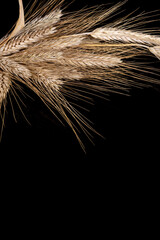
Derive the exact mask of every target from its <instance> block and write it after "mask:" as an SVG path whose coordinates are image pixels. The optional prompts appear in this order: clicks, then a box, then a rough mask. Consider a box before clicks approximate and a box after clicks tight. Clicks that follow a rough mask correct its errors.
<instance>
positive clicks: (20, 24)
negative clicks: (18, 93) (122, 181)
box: [0, 0, 160, 149]
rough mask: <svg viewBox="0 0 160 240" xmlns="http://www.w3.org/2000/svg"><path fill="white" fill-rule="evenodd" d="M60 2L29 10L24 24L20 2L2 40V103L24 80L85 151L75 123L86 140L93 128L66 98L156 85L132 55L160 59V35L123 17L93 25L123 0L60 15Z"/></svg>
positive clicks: (146, 70) (113, 10) (0, 94)
mask: <svg viewBox="0 0 160 240" xmlns="http://www.w3.org/2000/svg"><path fill="white" fill-rule="evenodd" d="M62 2H63V1H58V0H54V1H53V0H50V1H48V3H46V4H44V5H42V6H41V7H39V9H37V10H35V11H33V8H31V10H30V12H28V14H27V15H28V16H29V15H30V17H28V19H27V20H26V22H25V17H24V10H23V4H22V0H19V19H18V21H17V23H16V26H15V28H14V30H13V31H12V32H11V34H10V35H6V36H5V37H4V38H3V39H1V41H0V105H2V103H3V102H4V101H5V99H6V98H7V94H8V92H9V91H10V88H11V87H12V92H13V89H14V86H13V85H12V82H14V83H15V84H16V85H17V86H18V84H19V83H20V82H21V83H23V84H25V85H26V86H27V87H29V88H30V89H31V90H33V91H34V92H35V93H36V94H37V95H38V96H39V97H40V98H41V99H42V101H44V102H45V104H47V106H48V107H49V108H50V109H51V111H54V109H55V110H56V111H58V112H59V114H60V115H61V116H62V118H64V119H65V121H66V122H67V123H68V125H69V126H70V127H71V128H72V130H73V132H74V133H75V135H76V137H77V139H78V141H79V142H80V144H81V146H82V148H83V149H84V146H83V144H82V142H81V140H80V138H79V136H78V133H77V132H78V130H77V126H79V127H80V128H81V129H82V131H83V132H84V133H85V134H86V135H87V136H88V137H89V138H91V136H90V131H89V130H91V131H94V132H96V131H95V130H94V129H93V128H92V127H91V126H90V124H89V121H88V120H87V119H85V117H84V116H82V115H81V113H80V112H78V111H77V110H76V108H75V107H74V106H73V105H72V104H71V103H69V102H68V100H67V99H68V97H69V98H70V99H75V100H79V99H80V100H84V101H87V100H88V99H89V97H88V96H84V93H85V92H88V94H89V95H90V94H91V93H92V94H93V95H94V94H99V95H101V94H103V93H104V92H105V93H106V92H119V93H121V92H124V91H126V90H128V88H130V87H132V86H144V85H150V84H152V83H157V80H156V79H154V78H152V76H150V72H149V70H148V69H145V66H144V64H140V63H139V64H136V63H135V61H132V59H133V60H134V59H135V58H138V57H139V56H147V55H149V54H153V55H154V56H155V57H157V58H158V59H160V38H159V37H158V36H156V35H152V34H149V33H145V32H139V31H136V29H132V30H130V29H125V25H126V26H127V23H126V22H125V21H124V23H122V27H121V21H117V22H116V21H115V22H113V23H110V24H108V26H106V25H105V26H104V27H98V28H96V26H97V25H98V24H99V23H103V21H104V20H105V19H106V18H109V17H110V16H111V15H112V14H113V13H115V12H116V11H117V10H118V9H119V8H120V7H121V6H122V5H123V4H124V2H122V3H119V4H117V5H115V6H113V7H111V8H110V9H108V10H102V9H99V8H96V10H97V11H95V12H94V11H93V10H92V9H90V10H88V11H87V10H81V11H79V12H76V13H70V14H63V13H62V11H61V4H62ZM35 3H36V2H35ZM35 3H34V4H33V6H34V5H35ZM126 19H127V18H126ZM133 20H135V18H132V19H131V20H130V21H128V22H130V23H132V21H133ZM131 25H132V24H131ZM93 28H94V29H93Z"/></svg>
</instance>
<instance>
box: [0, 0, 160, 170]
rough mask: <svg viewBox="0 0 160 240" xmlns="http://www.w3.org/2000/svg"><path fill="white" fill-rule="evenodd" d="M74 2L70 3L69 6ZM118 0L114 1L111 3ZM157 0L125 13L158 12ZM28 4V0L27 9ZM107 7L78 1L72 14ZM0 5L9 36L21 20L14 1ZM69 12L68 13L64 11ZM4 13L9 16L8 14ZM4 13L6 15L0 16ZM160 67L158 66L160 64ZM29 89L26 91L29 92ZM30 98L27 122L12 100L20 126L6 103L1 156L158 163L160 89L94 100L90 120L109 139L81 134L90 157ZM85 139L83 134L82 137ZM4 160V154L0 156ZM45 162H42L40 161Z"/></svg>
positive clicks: (4, 29) (133, 4)
mask: <svg viewBox="0 0 160 240" xmlns="http://www.w3.org/2000/svg"><path fill="white" fill-rule="evenodd" d="M69 2H70V1H68V3H69ZM117 2H118V1H115V0H113V1H112V3H113V4H114V3H117ZM158 2H159V1H157V0H153V1H152V4H151V2H146V1H132V0H129V1H128V3H126V5H125V6H124V8H125V9H126V12H130V11H133V10H134V9H136V8H137V7H140V12H141V11H152V10H156V9H158V8H159V3H158ZM27 3H28V1H24V5H25V6H26V4H27ZM101 3H107V1H98V0H97V1H86V0H85V1H74V2H73V3H72V4H71V5H70V6H69V7H68V10H78V9H80V8H82V7H84V6H88V7H90V6H93V5H96V4H101ZM2 4H3V5H1V6H2V7H1V9H0V11H1V14H0V18H1V19H0V23H1V28H0V29H1V32H0V34H1V37H2V36H3V35H4V34H5V33H7V32H8V30H9V29H10V28H11V27H12V25H13V24H14V23H15V21H16V20H17V17H18V4H17V1H16V0H13V1H9V0H6V1H5V2H4V3H2ZM66 11H67V10H66ZM4 13H5V14H4ZM2 14H3V15H2ZM159 66H160V65H159ZM25 90H26V89H25ZM26 91H27V93H29V95H30V96H31V97H32V99H30V98H27V97H26V98H23V102H24V103H25V105H26V107H25V106H23V104H22V105H21V107H22V109H23V112H24V114H25V116H26V117H27V119H28V121H29V122H30V124H28V123H27V121H26V120H25V118H24V117H23V115H22V113H21V111H20V110H19V108H18V107H17V105H16V103H15V102H14V104H15V105H14V109H15V113H16V119H17V122H15V120H14V118H13V114H12V110H11V106H10V105H9V104H8V106H7V107H8V108H7V113H6V121H5V128H4V130H3V137H2V141H1V143H0V145H1V150H0V151H2V152H5V154H8V153H10V152H11V153H12V156H15V157H16V158H17V157H18V156H19V157H20V158H21V160H22V161H26V160H24V158H25V156H26V157H27V160H28V161H29V162H30V161H32V163H37V161H40V162H41V163H42V162H43V164H46V162H49V163H50V164H51V162H52V163H53V162H62V163H64V162H65V164H67V163H68V162H70V163H71V165H72V164H73V162H74V164H77V163H78V164H84V163H85V164H86V163H87V162H90V163H93V162H94V163H95V164H98V165H101V164H102V166H105V165H108V164H109V165H111V166H112V165H114V166H115V167H116V168H118V167H120V166H126V165H129V166H130V167H131V165H134V166H135V168H138V166H145V165H146V164H148V165H150V164H151V165H153V162H154V164H155V165H156V164H157V163H158V159H159V138H160V115H159V108H160V87H159V86H154V87H153V88H150V89H147V88H146V89H131V91H130V96H123V95H116V94H111V95H110V96H109V97H108V100H106V101H105V100H104V99H98V98H95V99H94V100H95V104H94V106H89V108H90V110H91V111H90V113H86V115H87V117H88V118H90V119H91V121H93V124H94V125H93V126H94V128H95V129H96V130H97V131H98V132H100V133H101V134H102V135H103V136H104V137H105V139H103V138H101V137H99V136H97V135H95V134H93V137H94V139H93V141H94V144H95V145H92V144H91V143H90V142H89V141H88V140H87V139H86V138H84V137H83V136H82V140H83V142H84V144H85V146H86V154H85V153H84V152H83V151H82V149H81V147H80V146H79V143H78V142H77V140H76V138H75V136H74V134H73V133H72V131H71V129H70V128H69V127H68V126H67V125H66V126H65V127H64V126H62V125H61V123H59V122H58V120H57V119H55V117H54V116H53V115H52V114H51V113H50V112H49V110H48V109H47V108H46V107H45V106H44V104H43V103H42V102H41V101H40V100H39V99H38V97H36V96H35V95H34V94H33V93H31V92H30V91H28V90H26ZM80 136H81V135H80ZM0 158H1V155H0ZM40 158H41V159H40Z"/></svg>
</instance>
